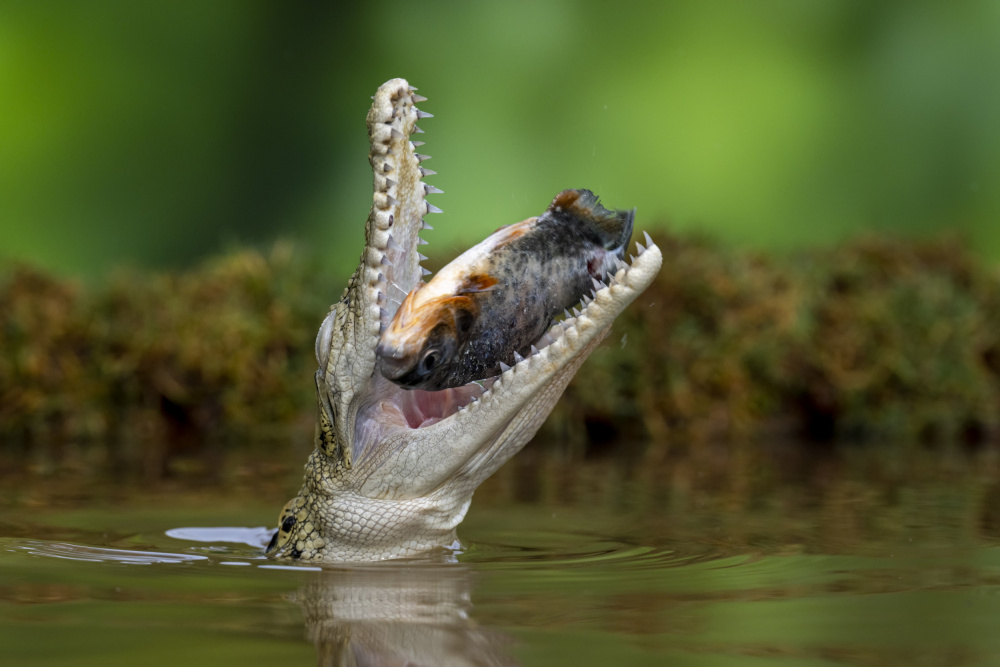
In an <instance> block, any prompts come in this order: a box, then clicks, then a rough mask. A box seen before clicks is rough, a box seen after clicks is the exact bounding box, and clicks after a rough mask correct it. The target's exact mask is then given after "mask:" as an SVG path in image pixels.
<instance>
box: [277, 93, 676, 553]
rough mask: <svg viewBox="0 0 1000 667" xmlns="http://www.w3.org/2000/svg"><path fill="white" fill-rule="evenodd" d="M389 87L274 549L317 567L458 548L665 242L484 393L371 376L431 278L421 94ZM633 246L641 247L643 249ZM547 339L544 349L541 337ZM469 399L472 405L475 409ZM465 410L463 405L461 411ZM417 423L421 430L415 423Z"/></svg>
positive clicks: (373, 133) (644, 253)
mask: <svg viewBox="0 0 1000 667" xmlns="http://www.w3.org/2000/svg"><path fill="white" fill-rule="evenodd" d="M415 90H416V89H415V88H411V87H410V86H409V84H408V83H407V82H406V81H405V80H403V79H393V80H391V81H387V82H386V83H385V84H383V85H382V86H381V87H380V88H379V89H378V92H377V93H376V95H375V97H374V103H373V104H372V108H371V110H370V111H369V112H368V137H369V140H370V142H371V150H370V162H371V165H372V170H373V173H374V186H375V187H374V189H375V194H374V196H373V203H372V208H371V212H370V213H369V215H368V221H367V223H366V227H365V249H364V252H363V253H362V255H361V264H360V266H359V267H358V269H357V271H355V273H354V275H353V276H352V277H351V280H350V282H349V283H348V286H347V289H346V290H345V291H344V294H343V296H342V298H341V300H340V302H339V303H337V304H335V305H334V306H333V308H332V309H331V311H330V314H329V315H328V316H327V318H326V320H324V322H323V325H322V327H321V328H320V331H319V334H318V336H317V338H316V357H317V361H318V362H319V370H318V371H317V372H316V394H317V402H318V404H319V417H318V425H317V429H316V449H315V451H314V452H313V453H312V455H311V456H310V457H309V460H308V462H307V463H306V467H305V480H304V482H303V485H302V489H301V490H300V491H299V494H298V496H296V497H295V498H293V499H292V500H291V501H289V503H288V504H287V505H286V506H285V508H284V509H283V510H282V513H281V516H280V518H279V530H278V532H277V533H276V534H275V538H274V540H272V543H271V545H270V546H269V547H268V550H267V553H268V555H269V556H272V557H275V558H297V559H302V560H312V561H367V560H379V559H386V558H403V557H409V556H414V555H417V554H420V553H422V552H426V551H427V550H430V549H433V548H435V547H447V546H451V545H452V544H454V543H455V540H456V535H455V527H456V526H457V525H458V524H459V523H461V521H462V519H463V518H464V517H465V513H466V511H467V510H468V509H469V504H470V502H471V501H472V493H473V491H475V490H476V487H478V486H479V484H480V483H482V481H483V480H485V479H486V478H487V477H489V476H490V475H491V474H493V472H494V471H496V470H497V468H499V467H500V466H501V465H503V463H505V462H506V461H507V460H508V459H509V458H510V457H511V456H513V455H514V454H516V453H517V452H518V451H520V449H521V448H522V447H523V446H524V445H525V443H527V442H528V440H530V439H531V437H532V436H533V435H534V434H535V432H536V431H537V430H538V428H539V427H540V426H541V424H542V422H543V421H544V420H545V417H546V416H548V414H549V412H550V411H551V410H552V408H553V407H554V406H555V404H556V401H558V400H559V396H560V395H561V394H562V392H563V389H565V387H566V385H567V384H568V383H569V381H570V379H572V377H573V374H574V373H576V370H577V369H578V368H579V367H580V364H582V363H583V361H584V360H585V359H586V358H587V356H588V355H589V354H590V353H591V352H592V351H593V350H594V348H595V347H596V346H597V345H598V344H599V343H600V342H601V340H603V339H604V337H605V336H607V334H608V332H609V331H610V328H611V324H612V323H613V322H614V319H615V317H617V316H618V314H619V313H621V312H622V310H623V309H624V308H625V306H627V305H628V304H629V303H630V302H631V301H632V300H633V299H634V298H635V297H636V296H637V295H638V294H639V293H640V292H642V291H643V290H644V289H645V288H646V287H647V286H648V285H649V284H650V282H652V280H653V278H654V276H655V275H656V273H657V272H658V271H659V269H660V265H661V263H662V256H661V254H660V250H659V248H657V247H656V246H655V245H653V244H652V243H650V242H649V238H648V236H647V237H646V241H647V244H648V245H649V247H648V248H645V249H644V248H643V247H642V246H638V248H639V254H638V256H637V257H636V258H635V259H634V261H633V262H632V264H631V265H630V266H625V265H623V266H622V268H621V269H620V270H619V271H618V273H617V274H616V275H615V276H614V278H612V279H611V280H609V285H607V286H602V285H595V288H598V289H596V293H595V295H594V297H593V300H590V299H585V300H584V301H585V303H586V305H585V306H584V307H583V308H582V313H580V312H579V311H575V313H576V314H575V316H574V317H570V318H568V319H567V320H565V321H564V322H561V323H557V324H556V325H554V326H553V327H552V329H551V330H550V331H549V336H550V337H551V338H552V339H554V342H552V343H551V344H548V345H546V346H544V347H542V348H541V349H540V350H538V352H536V353H533V354H532V355H530V356H529V357H527V358H525V359H524V360H522V361H520V362H518V363H517V364H516V365H515V366H513V367H511V368H510V369H509V370H506V371H505V372H504V373H503V374H502V375H500V376H499V377H497V378H496V379H495V380H492V381H487V382H486V383H484V385H488V388H485V389H484V388H483V387H480V386H479V385H476V384H472V385H466V386H465V387H461V388H459V389H452V390H446V391H442V392H422V391H406V390H403V389H401V388H399V387H397V386H395V385H393V384H392V383H390V382H389V381H387V380H386V379H385V378H383V377H382V376H381V375H380V374H379V373H378V372H376V370H375V346H376V345H377V344H378V339H379V332H380V331H381V330H382V329H383V328H384V327H385V326H386V325H387V324H388V322H389V320H390V319H391V318H392V316H393V314H394V313H395V311H396V308H398V306H399V302H400V301H401V300H402V298H403V297H404V296H405V295H406V294H407V293H408V292H409V291H410V290H411V289H412V288H413V287H414V286H415V285H416V284H417V282H418V281H420V280H422V278H423V270H422V269H421V267H420V264H419V262H420V260H421V259H422V256H421V255H420V254H419V253H418V252H417V246H418V245H420V244H421V243H423V241H422V240H421V239H420V238H419V237H418V232H420V231H421V230H422V229H425V228H428V226H427V225H426V223H424V222H423V217H424V215H425V214H427V213H430V212H436V211H437V209H436V208H435V207H434V206H431V205H430V204H429V203H428V202H426V200H425V196H426V194H428V193H431V192H437V190H436V189H435V188H432V187H431V186H427V185H425V184H424V183H423V182H422V179H423V178H424V177H425V176H427V175H429V174H432V173H433V172H429V171H427V170H425V169H423V168H421V167H420V163H421V162H422V161H423V160H425V159H426V156H422V155H419V154H417V153H415V151H414V149H415V147H416V145H415V142H411V141H410V136H411V134H413V133H415V132H420V131H421V130H419V129H418V128H417V127H416V121H417V119H418V118H421V117H423V116H426V115H429V114H424V113H423V112H421V111H418V110H417V109H416V107H415V106H414V104H415V103H418V102H421V101H423V99H424V98H422V97H419V96H417V95H416V94H415V93H414V91H415ZM637 245H638V244H637ZM539 345H541V343H539ZM470 401H471V403H470ZM457 406H461V407H458V409H457V411H456V409H455V408H456V407H457ZM416 426H419V428H416Z"/></svg>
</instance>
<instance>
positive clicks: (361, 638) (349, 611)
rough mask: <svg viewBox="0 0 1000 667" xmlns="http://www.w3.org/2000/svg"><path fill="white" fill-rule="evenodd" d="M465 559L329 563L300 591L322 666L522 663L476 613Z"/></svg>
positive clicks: (508, 641) (297, 598) (297, 596)
mask: <svg viewBox="0 0 1000 667" xmlns="http://www.w3.org/2000/svg"><path fill="white" fill-rule="evenodd" d="M471 589H472V581H471V573H470V572H469V571H468V570H467V569H466V568H464V567H462V566H459V565H454V564H451V565H399V566H397V565H392V566H388V567H386V564H383V565H380V566H372V567H363V568H352V569H337V570H324V571H322V572H318V573H316V576H315V577H314V578H313V579H311V580H310V581H309V583H307V584H306V585H305V586H303V587H302V588H301V589H300V590H299V591H298V592H297V593H296V594H295V596H294V600H295V602H296V603H298V605H299V606H300V607H301V608H302V612H303V615H304V616H305V623H306V635H307V637H308V638H309V639H310V640H311V641H312V642H313V643H314V644H315V645H316V652H317V656H318V660H317V664H319V665H323V666H331V667H332V666H333V665H337V666H341V665H343V666H348V665H350V666H358V667H361V666H366V667H367V666H371V667H376V666H377V667H382V666H386V667H388V666H399V667H402V666H403V665H412V666H414V667H415V666H417V665H420V666H427V667H430V666H435V665H449V666H450V665H456V666H459V665H477V666H479V665H517V664H519V663H517V662H516V661H515V660H514V659H513V658H511V657H510V656H509V655H508V654H507V649H508V648H509V647H510V646H511V644H512V640H511V638H509V637H507V636H505V635H503V634H501V633H499V632H497V631H495V630H491V629H489V628H484V627H481V626H479V625H478V624H477V623H476V622H475V621H474V620H472V618H471V615H470V614H471V611H472V601H471Z"/></svg>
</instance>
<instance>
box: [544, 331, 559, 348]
mask: <svg viewBox="0 0 1000 667" xmlns="http://www.w3.org/2000/svg"><path fill="white" fill-rule="evenodd" d="M541 341H542V344H543V345H552V343H554V342H556V339H555V338H553V337H552V336H551V335H550V334H549V332H548V331H546V332H545V333H544V334H543V335H542V338H541Z"/></svg>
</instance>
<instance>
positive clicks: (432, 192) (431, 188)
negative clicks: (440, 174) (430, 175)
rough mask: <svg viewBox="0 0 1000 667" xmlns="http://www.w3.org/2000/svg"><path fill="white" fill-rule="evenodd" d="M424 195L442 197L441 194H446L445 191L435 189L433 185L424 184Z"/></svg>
mask: <svg viewBox="0 0 1000 667" xmlns="http://www.w3.org/2000/svg"><path fill="white" fill-rule="evenodd" d="M424 194H427V195H440V194H444V190H439V189H438V188H436V187H434V186H433V185H427V184H426V183H424Z"/></svg>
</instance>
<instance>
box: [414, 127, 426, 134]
mask: <svg viewBox="0 0 1000 667" xmlns="http://www.w3.org/2000/svg"><path fill="white" fill-rule="evenodd" d="M413 133H414V134H423V133H424V131H423V130H421V129H420V128H419V127H417V126H416V125H414V126H413Z"/></svg>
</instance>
